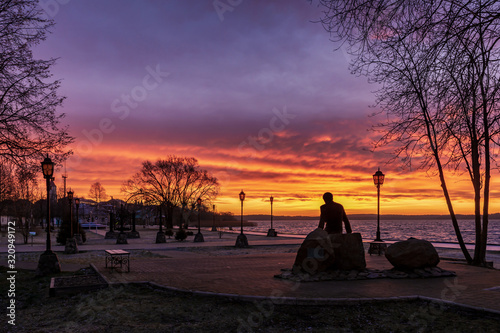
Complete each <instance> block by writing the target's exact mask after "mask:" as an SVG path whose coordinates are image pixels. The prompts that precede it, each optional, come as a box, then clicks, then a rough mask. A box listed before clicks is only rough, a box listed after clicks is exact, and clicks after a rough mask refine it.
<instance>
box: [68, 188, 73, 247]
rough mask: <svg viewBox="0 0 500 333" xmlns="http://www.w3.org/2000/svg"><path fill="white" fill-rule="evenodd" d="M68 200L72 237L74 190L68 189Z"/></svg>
mask: <svg viewBox="0 0 500 333" xmlns="http://www.w3.org/2000/svg"><path fill="white" fill-rule="evenodd" d="M68 202H69V221H70V225H71V237H73V235H74V233H73V191H71V190H69V191H68Z"/></svg>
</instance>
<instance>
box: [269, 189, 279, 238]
mask: <svg viewBox="0 0 500 333" xmlns="http://www.w3.org/2000/svg"><path fill="white" fill-rule="evenodd" d="M269 201H270V202H271V229H269V230H268V231H267V237H276V236H278V233H277V232H276V230H274V228H273V201H274V198H273V196H271V197H270V198H269Z"/></svg>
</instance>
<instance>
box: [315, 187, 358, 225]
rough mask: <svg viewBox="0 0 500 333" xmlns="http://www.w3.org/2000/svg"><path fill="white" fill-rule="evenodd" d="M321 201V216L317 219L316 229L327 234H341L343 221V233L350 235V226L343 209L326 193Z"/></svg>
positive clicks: (331, 195)
mask: <svg viewBox="0 0 500 333" xmlns="http://www.w3.org/2000/svg"><path fill="white" fill-rule="evenodd" d="M323 200H324V201H325V204H324V205H322V206H321V207H320V209H321V216H320V218H319V225H318V228H320V229H324V230H325V231H326V232H328V233H329V234H341V233H342V221H344V224H345V231H346V232H347V233H348V234H350V233H352V230H351V224H350V223H349V219H348V218H347V215H346V213H345V210H344V207H343V206H342V205H341V204H339V203H337V202H334V201H333V194H331V193H330V192H326V193H325V194H323ZM325 223H326V227H325Z"/></svg>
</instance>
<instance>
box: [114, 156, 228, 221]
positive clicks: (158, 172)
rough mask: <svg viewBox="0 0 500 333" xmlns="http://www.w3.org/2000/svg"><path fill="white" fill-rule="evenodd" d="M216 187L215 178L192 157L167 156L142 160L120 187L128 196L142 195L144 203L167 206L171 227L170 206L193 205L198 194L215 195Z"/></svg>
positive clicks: (213, 197) (139, 196)
mask: <svg viewBox="0 0 500 333" xmlns="http://www.w3.org/2000/svg"><path fill="white" fill-rule="evenodd" d="M218 190H219V183H218V181H217V178H215V177H213V176H211V175H210V174H209V173H208V171H207V170H202V169H200V167H199V166H198V161H197V160H196V159H195V158H192V157H178V156H168V157H167V158H166V159H165V160H158V161H156V162H155V163H152V162H150V161H145V162H143V164H142V169H141V171H139V172H138V173H136V174H135V175H134V176H133V177H132V178H131V179H129V180H128V181H127V182H126V183H125V184H124V185H123V187H122V192H124V193H126V194H127V196H128V198H129V200H130V199H131V198H137V199H139V198H142V199H143V200H144V201H145V202H146V203H148V204H155V205H159V206H160V207H164V208H166V210H167V227H168V228H172V227H173V210H174V208H175V207H180V206H187V207H189V206H193V205H195V203H196V200H197V199H198V198H202V199H203V200H204V201H205V200H206V201H211V200H213V199H215V197H216V196H217V193H218Z"/></svg>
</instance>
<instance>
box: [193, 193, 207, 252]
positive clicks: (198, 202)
mask: <svg viewBox="0 0 500 333" xmlns="http://www.w3.org/2000/svg"><path fill="white" fill-rule="evenodd" d="M196 205H197V206H198V233H197V234H196V235H195V236H194V241H195V243H200V242H204V241H205V239H204V238H203V235H202V234H201V230H200V219H201V198H198V199H197V200H196Z"/></svg>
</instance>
